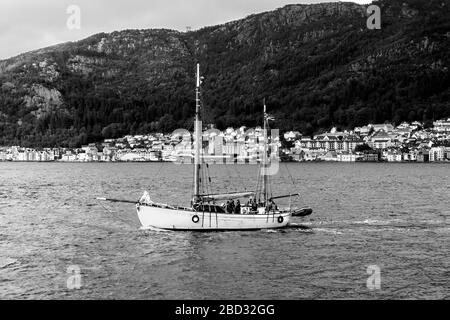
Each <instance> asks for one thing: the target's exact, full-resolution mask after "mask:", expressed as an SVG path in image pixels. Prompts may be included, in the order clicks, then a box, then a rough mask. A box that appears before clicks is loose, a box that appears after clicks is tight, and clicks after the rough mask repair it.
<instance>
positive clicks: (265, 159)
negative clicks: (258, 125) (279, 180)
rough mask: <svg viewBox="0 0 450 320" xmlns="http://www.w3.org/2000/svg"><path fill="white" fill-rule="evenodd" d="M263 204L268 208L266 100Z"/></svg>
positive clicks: (265, 108) (265, 111)
mask: <svg viewBox="0 0 450 320" xmlns="http://www.w3.org/2000/svg"><path fill="white" fill-rule="evenodd" d="M263 152H264V153H263V158H262V161H263V164H262V165H263V170H262V174H263V181H264V182H263V203H264V205H265V206H267V182H268V181H267V107H266V99H264V151H263Z"/></svg>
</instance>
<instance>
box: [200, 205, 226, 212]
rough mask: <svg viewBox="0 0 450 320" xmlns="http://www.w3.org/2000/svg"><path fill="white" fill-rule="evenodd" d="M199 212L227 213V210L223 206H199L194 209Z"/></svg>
mask: <svg viewBox="0 0 450 320" xmlns="http://www.w3.org/2000/svg"><path fill="white" fill-rule="evenodd" d="M194 209H195V210H196V211H197V212H208V213H225V210H224V209H223V208H222V207H221V206H217V205H207V204H205V205H198V206H196V207H195V208H194Z"/></svg>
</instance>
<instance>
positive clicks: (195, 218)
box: [192, 215, 200, 223]
mask: <svg viewBox="0 0 450 320" xmlns="http://www.w3.org/2000/svg"><path fill="white" fill-rule="evenodd" d="M192 222H193V223H199V222H200V217H199V216H197V215H195V216H193V217H192Z"/></svg>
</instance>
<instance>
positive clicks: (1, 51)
mask: <svg viewBox="0 0 450 320" xmlns="http://www.w3.org/2000/svg"><path fill="white" fill-rule="evenodd" d="M333 1H334V0H328V1H323V0H322V1H321V0H191V1H187V0H120V1H119V0H0V59H5V58H9V57H11V56H15V55H17V54H20V53H23V52H26V51H30V50H34V49H39V48H42V47H47V46H50V45H54V44H58V43H61V42H67V41H76V40H80V39H83V38H86V37H88V36H90V35H92V34H95V33H99V32H111V31H115V30H123V29H148V28H169V29H176V30H180V31H185V30H186V26H191V27H192V28H193V29H197V28H199V27H204V26H209V25H216V24H221V23H225V22H228V21H231V20H236V19H240V18H243V17H245V16H247V15H249V14H253V13H259V12H263V11H269V10H274V9H276V8H279V7H282V6H284V5H286V4H293V3H319V2H333ZM334 2H336V1H334ZM353 2H357V3H370V2H371V1H370V0H354V1H353ZM70 5H77V6H78V7H79V8H80V10H81V15H80V16H81V19H80V21H81V24H80V26H81V28H80V29H69V28H68V27H67V20H68V18H69V16H70V14H68V13H67V9H68V7H69V6H70ZM71 21H73V20H71Z"/></svg>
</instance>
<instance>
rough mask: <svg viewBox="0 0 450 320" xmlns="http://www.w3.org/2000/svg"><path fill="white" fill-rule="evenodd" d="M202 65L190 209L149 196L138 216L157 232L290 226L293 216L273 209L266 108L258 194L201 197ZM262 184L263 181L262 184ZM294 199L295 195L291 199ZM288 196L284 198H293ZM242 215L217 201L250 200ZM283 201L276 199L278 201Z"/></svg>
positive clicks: (198, 85) (241, 210) (208, 195)
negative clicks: (154, 200)
mask: <svg viewBox="0 0 450 320" xmlns="http://www.w3.org/2000/svg"><path fill="white" fill-rule="evenodd" d="M200 86H201V78H200V65H197V86H196V112H195V138H194V152H195V154H194V166H195V170H194V195H193V200H192V205H191V207H190V208H187V207H179V206H171V205H163V204H158V203H154V202H153V201H151V200H150V196H149V195H148V193H146V194H145V195H144V197H142V199H141V200H140V201H139V203H137V204H136V208H137V215H138V217H139V220H140V222H141V224H142V227H143V228H144V229H149V228H157V229H165V230H185V231H218V230H261V229H277V228H284V227H286V226H288V225H289V223H290V221H291V217H292V212H291V211H290V210H289V211H280V210H278V208H277V207H276V206H275V205H274V202H273V200H274V199H275V198H272V197H271V194H270V190H269V178H268V172H267V171H268V169H267V167H268V165H267V163H268V148H267V129H268V120H269V117H268V115H267V113H266V106H265V104H264V153H263V157H262V158H263V159H262V163H261V175H260V177H259V179H258V181H259V182H258V187H257V190H256V191H255V192H244V193H233V194H202V193H201V183H202V179H201V172H202V166H203V165H204V164H203V161H202V155H201V148H202V130H203V127H202V120H201V102H200ZM261 180H262V181H261ZM290 196H293V195H290ZM290 196H285V197H284V198H287V197H290ZM248 197H251V199H252V201H251V202H249V203H251V205H250V204H247V205H244V206H242V207H241V209H240V210H239V211H240V212H233V213H230V212H229V211H227V210H226V208H224V207H223V206H220V205H218V204H216V201H223V200H228V201H232V200H235V199H248ZM279 198H283V197H276V199H279Z"/></svg>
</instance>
